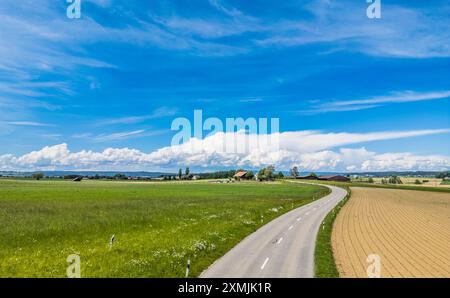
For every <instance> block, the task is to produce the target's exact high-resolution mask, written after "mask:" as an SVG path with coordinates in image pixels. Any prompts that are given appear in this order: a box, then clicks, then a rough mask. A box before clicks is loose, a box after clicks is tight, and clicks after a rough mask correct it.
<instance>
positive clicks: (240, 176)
mask: <svg viewBox="0 0 450 298" xmlns="http://www.w3.org/2000/svg"><path fill="white" fill-rule="evenodd" d="M247 173H248V172H247V171H238V172H236V174H234V176H233V177H234V178H236V179H238V180H244V179H248V178H247Z"/></svg>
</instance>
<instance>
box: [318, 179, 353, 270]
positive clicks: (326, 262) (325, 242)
mask: <svg viewBox="0 0 450 298" xmlns="http://www.w3.org/2000/svg"><path fill="white" fill-rule="evenodd" d="M344 188H345V190H346V191H347V195H346V196H345V198H344V199H343V200H342V201H340V202H339V203H338V204H337V205H336V206H335V207H334V208H333V209H332V210H331V211H330V212H329V213H328V214H327V216H326V217H325V219H324V221H323V225H322V228H321V229H319V232H318V233H317V238H316V247H315V250H314V277H318V278H338V277H339V272H338V270H337V267H336V262H335V259H334V254H333V246H332V244H331V233H332V231H333V224H334V221H335V219H336V217H337V215H338V213H339V211H340V210H341V208H342V207H343V206H344V205H345V204H346V203H347V201H348V200H349V199H350V196H351V190H350V187H344Z"/></svg>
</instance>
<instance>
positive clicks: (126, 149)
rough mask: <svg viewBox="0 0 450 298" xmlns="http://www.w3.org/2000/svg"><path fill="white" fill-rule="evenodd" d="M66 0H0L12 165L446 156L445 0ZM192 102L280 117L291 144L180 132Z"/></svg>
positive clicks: (332, 161)
mask: <svg viewBox="0 0 450 298" xmlns="http://www.w3.org/2000/svg"><path fill="white" fill-rule="evenodd" d="M67 5H68V4H67V3H66V1H63V0H61V1H50V0H46V1H34V0H21V1H1V2H0V18H1V19H2V21H1V22H0V32H1V34H0V170H39V169H41V170H44V169H52V170H60V169H80V170H81V169H89V170H109V169H114V170H118V171H120V170H126V169H128V170H157V169H174V168H177V167H179V166H191V167H198V168H199V169H205V168H208V169H209V170H214V169H219V168H223V167H259V166H262V165H267V164H275V165H276V166H277V167H278V168H281V169H283V168H284V169H287V168H288V167H289V166H292V165H294V164H296V165H298V166H300V167H302V168H303V169H305V170H323V171H331V170H339V171H360V170H361V171H366V170H371V171H381V170H422V169H426V170H444V169H450V165H449V156H450V137H449V132H448V130H447V128H449V127H450V85H449V82H450V46H449V45H450V4H449V3H448V1H446V0H429V1H419V0H411V1H407V2H405V1H401V0H389V1H384V0H382V17H381V19H377V20H371V19H368V18H367V16H366V8H367V5H368V4H367V2H366V1H365V0H357V1H356V0H342V1H328V0H305V1H297V0H285V1H272V0H258V1H242V0H205V1H195V0H177V1H163V0H154V1H139V0H82V11H81V18H80V19H76V20H74V19H68V18H67V16H66V8H67ZM194 109H202V110H203V111H204V114H205V117H218V118H221V119H222V118H225V117H235V118H236V117H242V118H244V119H247V118H250V117H253V118H279V119H280V131H281V134H280V136H281V139H280V141H281V144H280V145H281V146H280V150H277V151H276V152H274V151H270V150H269V151H267V150H266V151H265V150H253V151H252V152H250V153H249V154H224V153H222V152H220V150H216V149H218V147H217V146H221V142H222V140H223V136H222V135H220V134H218V135H215V136H212V137H208V138H205V139H203V140H195V139H191V141H190V142H188V143H186V144H183V145H179V146H168V144H170V139H171V137H172V136H173V132H171V131H170V127H171V125H170V124H171V121H172V120H173V118H175V117H180V116H186V115H191V114H192V112H193V110H194ZM442 128H444V129H442ZM374 131H375V132H374ZM194 142H197V143H198V144H197V145H199V146H201V147H202V148H203V149H202V151H201V152H200V153H199V152H190V151H189V150H188V148H189V147H190V146H191V145H192V143H194Z"/></svg>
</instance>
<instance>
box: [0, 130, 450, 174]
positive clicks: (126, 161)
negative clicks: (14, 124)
mask: <svg viewBox="0 0 450 298" xmlns="http://www.w3.org/2000/svg"><path fill="white" fill-rule="evenodd" d="M448 132H450V131H449V130H445V129H440V130H416V131H397V132H395V131H394V132H373V133H365V134H358V133H322V132H315V131H296V132H284V133H280V134H272V135H270V136H271V137H272V140H279V143H278V144H272V145H270V144H266V143H263V141H266V139H264V136H261V135H248V134H245V133H244V132H239V133H216V134H214V135H212V136H208V137H206V138H204V139H202V140H199V139H195V138H192V139H190V140H189V141H187V142H184V143H183V144H179V145H172V146H167V147H163V148H160V149H158V150H155V151H153V152H150V153H145V152H142V151H140V150H137V149H130V148H107V149H105V150H103V151H99V152H95V151H87V150H82V151H79V152H71V151H70V150H69V147H68V145H67V144H65V143H63V144H59V145H55V146H47V147H44V148H42V149H40V150H37V151H33V152H30V153H27V154H24V155H22V156H15V155H12V154H5V155H0V170H56V169H58V170H88V169H95V170H151V169H155V168H158V169H163V168H166V169H174V168H177V167H179V166H191V167H198V168H214V167H260V166H264V165H269V164H273V165H275V166H276V167H277V168H278V169H288V168H289V167H291V166H293V165H297V166H299V167H300V168H301V169H302V170H314V171H385V170H446V169H449V168H450V157H449V156H443V155H427V156H423V155H416V154H414V153H411V152H396V153H381V154H379V153H376V152H373V151H370V150H367V149H366V148H365V147H360V148H356V149H355V148H346V147H345V146H348V145H353V144H358V143H366V142H370V141H382V140H389V139H399V138H407V137H417V136H424V135H430V134H442V133H448ZM233 141H235V142H236V144H237V145H241V146H242V148H244V149H245V150H241V151H236V150H230V149H232V148H234V147H232V148H228V150H225V149H227V146H229V145H230V144H232V143H233ZM245 144H248V146H247V147H246V146H245ZM275 145H276V146H275Z"/></svg>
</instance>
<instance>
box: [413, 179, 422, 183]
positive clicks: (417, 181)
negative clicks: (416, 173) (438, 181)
mask: <svg viewBox="0 0 450 298" xmlns="http://www.w3.org/2000/svg"><path fill="white" fill-rule="evenodd" d="M414 184H422V182H420V180H419V179H416V181H414Z"/></svg>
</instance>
